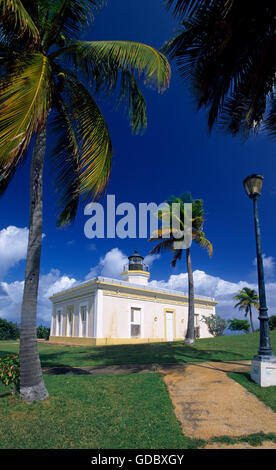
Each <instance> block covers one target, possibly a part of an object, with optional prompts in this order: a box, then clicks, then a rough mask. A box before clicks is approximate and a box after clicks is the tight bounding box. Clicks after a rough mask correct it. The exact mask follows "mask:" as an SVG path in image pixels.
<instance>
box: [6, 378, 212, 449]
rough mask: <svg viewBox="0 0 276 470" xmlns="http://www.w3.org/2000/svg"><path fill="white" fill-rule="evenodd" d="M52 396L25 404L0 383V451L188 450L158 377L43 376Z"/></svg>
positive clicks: (195, 443)
mask: <svg viewBox="0 0 276 470" xmlns="http://www.w3.org/2000/svg"><path fill="white" fill-rule="evenodd" d="M45 382H46V386H47V389H48V391H49V393H50V398H49V399H48V400H46V401H45V402H37V403H32V404H27V403H24V402H22V401H21V400H20V398H18V397H17V396H16V397H12V396H11V395H10V394H9V393H8V390H7V388H5V387H4V386H3V385H0V423H1V425H0V448H2V449H4V448H9V449H23V448H24V449H74V448H76V449H85V448H86V449H188V448H197V447H199V446H201V445H202V444H203V441H200V440H196V439H189V438H188V437H185V436H183V434H182V432H181V427H180V424H179V422H178V421H177V420H176V418H175V415H174V411H173V406H172V404H171V401H170V399H169V395H168V392H167V389H166V386H165V384H164V382H163V380H162V378H161V376H160V375H159V374H157V373H148V374H137V375H134V374H133V375H127V376H122V375H121V376H112V377H110V376H97V377H95V376H91V375H90V376H87V375H86V376H73V375H71V376H68V375H67V376H45Z"/></svg>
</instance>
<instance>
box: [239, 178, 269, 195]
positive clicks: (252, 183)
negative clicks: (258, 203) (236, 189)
mask: <svg viewBox="0 0 276 470" xmlns="http://www.w3.org/2000/svg"><path fill="white" fill-rule="evenodd" d="M263 180H264V177H263V176H262V175H250V176H247V178H245V180H244V182H243V185H244V189H245V191H246V194H247V196H248V197H250V199H254V198H258V197H260V195H261V191H262V187H263Z"/></svg>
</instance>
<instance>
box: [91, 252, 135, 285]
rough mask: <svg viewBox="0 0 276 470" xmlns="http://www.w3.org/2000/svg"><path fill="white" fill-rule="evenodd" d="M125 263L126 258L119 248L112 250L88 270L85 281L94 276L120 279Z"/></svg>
mask: <svg viewBox="0 0 276 470" xmlns="http://www.w3.org/2000/svg"><path fill="white" fill-rule="evenodd" d="M127 262H128V258H127V256H126V255H125V254H124V253H123V252H122V251H121V250H119V248H113V249H112V250H110V251H108V252H107V253H106V254H105V256H104V257H101V258H100V261H99V263H98V264H97V266H94V267H93V268H91V269H90V272H89V273H88V274H87V276H86V278H85V279H86V280H89V279H92V278H93V277H95V276H106V277H113V278H115V279H116V278H120V274H121V272H122V271H123V270H124V266H125V265H126V264H127Z"/></svg>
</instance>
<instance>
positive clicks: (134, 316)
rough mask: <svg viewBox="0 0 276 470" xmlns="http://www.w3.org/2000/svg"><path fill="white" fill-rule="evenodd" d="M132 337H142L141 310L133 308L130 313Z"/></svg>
mask: <svg viewBox="0 0 276 470" xmlns="http://www.w3.org/2000/svg"><path fill="white" fill-rule="evenodd" d="M130 336H131V337H132V338H139V337H140V336H141V309H140V308H134V307H131V313H130Z"/></svg>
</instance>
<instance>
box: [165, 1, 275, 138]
mask: <svg viewBox="0 0 276 470" xmlns="http://www.w3.org/2000/svg"><path fill="white" fill-rule="evenodd" d="M166 3H167V6H168V8H170V7H173V12H174V14H175V15H176V16H177V17H178V18H179V22H180V29H179V31H178V32H177V33H176V34H175V36H174V37H173V38H172V39H171V40H170V41H168V42H167V44H166V45H165V46H164V48H163V52H164V51H165V52H166V53H168V54H170V56H171V57H172V58H175V59H176V63H177V66H178V68H179V71H180V73H181V75H182V77H183V79H184V80H185V81H186V80H188V81H189V82H190V83H191V85H192V90H193V94H194V96H195V99H196V102H197V105H198V107H199V108H201V107H205V108H206V109H207V110H208V125H209V129H210V130H211V129H212V127H213V125H214V123H215V122H216V121H218V123H219V126H221V127H222V129H223V130H225V131H226V132H230V133H231V134H232V135H236V134H238V133H241V134H242V135H243V136H244V137H248V135H250V133H251V132H255V131H258V130H259V129H263V130H264V131H265V132H267V133H268V134H269V135H271V136H274V137H275V136H276V94H275V84H276V78H275V77H276V56H275V54H273V51H275V47H276V35H275V29H276V4H275V2H271V1H268V0H264V1H263V2H261V3H260V2H252V1H251V0H242V1H241V0H216V1H213V0H166Z"/></svg>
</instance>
